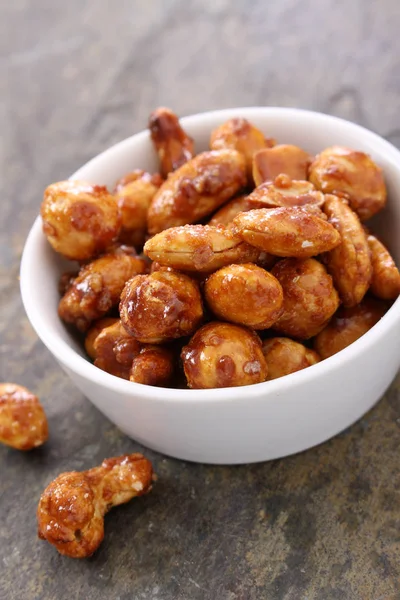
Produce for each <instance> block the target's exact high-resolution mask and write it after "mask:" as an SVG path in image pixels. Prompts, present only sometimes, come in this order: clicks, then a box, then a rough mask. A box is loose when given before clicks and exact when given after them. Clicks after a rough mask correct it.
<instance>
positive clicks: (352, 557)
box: [0, 0, 400, 600]
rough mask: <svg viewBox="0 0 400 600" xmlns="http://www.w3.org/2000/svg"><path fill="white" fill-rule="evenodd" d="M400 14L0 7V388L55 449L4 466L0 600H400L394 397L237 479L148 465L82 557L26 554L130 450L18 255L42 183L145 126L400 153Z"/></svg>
mask: <svg viewBox="0 0 400 600" xmlns="http://www.w3.org/2000/svg"><path fill="white" fill-rule="evenodd" d="M399 30H400V4H399V2H398V0H370V1H369V2H364V1H363V0H353V1H352V2H347V1H346V0H303V2H299V1H298V0H279V1H278V0H270V1H269V2H265V1H264V0H253V1H252V2H250V1H245V0H243V1H242V0H235V1H232V2H229V0H209V1H208V0H207V1H200V0H198V1H193V2H187V1H186V0H168V2H167V1H162V0H149V1H148V2H140V1H139V0H137V1H135V0H133V1H130V2H129V1H128V0H126V1H125V0H120V1H119V2H114V3H111V2H107V1H106V0H70V1H69V2H65V3H60V2H54V0H36V1H35V2H32V1H29V0H13V2H5V1H4V2H2V3H1V4H0V130H1V139H0V192H1V201H2V202H1V206H2V210H1V217H2V218H1V238H0V243H1V249H0V250H1V252H0V256H1V271H0V290H1V312H0V335H1V371H0V378H1V380H9V381H13V380H14V381H17V382H21V383H23V384H25V385H27V386H28V387H29V388H31V389H32V390H34V391H35V392H36V393H37V394H38V395H39V396H40V397H41V399H42V400H43V404H44V405H45V408H46V411H47V413H48V416H49V421H50V429H51V439H50V441H49V443H48V444H47V445H46V446H45V447H44V448H43V449H40V450H38V451H36V452H34V453H31V454H19V453H17V452H14V451H11V450H7V449H6V448H4V447H3V448H0V597H1V598H4V599H5V600H14V599H15V600H16V599H18V600H19V599H23V600H39V599H40V600H42V599H46V600H47V599H49V600H50V599H56V598H57V599H58V600H64V599H68V600H75V599H76V600H78V599H79V600H80V599H85V600H92V599H93V600H94V599H99V598H112V599H115V600H133V599H135V600H136V599H138V600H139V599H143V600H150V599H151V600H172V599H174V600H175V599H177V600H178V599H179V600H200V599H201V600H208V599H209V600H214V599H217V598H218V600H261V599H267V600H335V599H340V600H353V599H354V600H358V599H360V600H399V598H400V561H399V553H400V513H399V511H400V509H399V507H400V461H399V444H400V431H399V426H400V392H399V389H400V378H399V379H398V380H397V381H396V382H394V384H393V385H392V387H391V388H390V390H389V391H388V393H387V394H386V395H385V397H384V398H383V399H382V400H381V401H380V403H379V404H378V405H377V406H376V408H375V409H374V410H372V411H371V412H370V413H369V414H368V415H367V416H366V417H365V418H364V419H363V420H362V421H360V422H359V423H357V424H356V425H355V426H354V427H352V428H351V429H350V430H349V431H347V432H345V433H343V434H342V435H340V436H338V437H337V438H335V439H334V440H332V441H330V442H328V443H326V444H324V445H322V446H320V447H318V448H315V449H313V450H310V451H308V452H305V453H303V454H301V455H299V456H294V457H291V458H288V459H285V460H278V461H273V462H270V463H266V464H259V465H253V466H243V467H235V468H222V467H205V466H201V465H193V464H185V463H183V462H178V461H175V460H170V459H166V458H164V457H162V456H159V455H156V454H154V453H152V452H148V451H147V452H146V454H147V455H148V456H149V457H150V458H152V459H153V460H154V463H155V468H156V471H157V473H158V474H159V478H160V479H159V483H158V484H157V486H156V487H155V489H154V492H153V493H152V494H151V495H150V496H148V497H146V498H143V499H140V500H138V501H135V502H132V503H131V504H129V505H127V506H124V507H121V508H118V509H116V510H115V511H114V512H113V513H111V514H110V515H109V516H108V518H107V520H106V538H105V541H104V543H103V545H102V546H101V548H100V550H99V551H98V552H97V553H96V555H95V556H94V557H92V558H91V559H89V560H86V561H73V560H69V559H67V558H63V557H61V556H59V555H58V554H57V553H56V552H55V551H54V550H53V548H51V547H50V546H48V545H47V544H44V543H43V542H39V541H38V540H37V539H36V537H35V533H36V531H35V529H36V523H35V509H36V504H37V501H38V498H39V496H40V493H41V491H42V489H43V488H44V487H45V486H46V485H47V483H48V482H49V481H50V480H51V479H52V478H53V477H55V476H56V475H57V474H58V473H59V472H61V471H63V470H71V469H84V468H88V467H90V466H92V465H94V464H97V463H98V462H99V461H101V459H102V458H103V457H105V456H112V455H117V454H120V453H126V452H131V451H135V450H141V448H140V447H138V445H137V444H135V443H134V442H133V441H131V440H129V439H127V438H126V437H124V436H123V435H122V434H121V433H120V432H119V431H118V430H117V429H116V428H115V427H113V426H112V425H111V424H110V423H109V422H108V421H107V420H106V419H105V418H103V417H102V416H101V415H100V414H99V413H98V412H97V411H96V409H95V408H93V407H92V406H91V405H90V403H89V402H88V401H87V400H86V399H85V398H83V397H82V396H81V395H80V394H79V393H78V392H77V391H76V390H75V389H74V388H73V387H72V385H71V384H70V383H69V381H68V379H67V378H66V376H65V375H64V374H63V373H62V372H61V370H60V369H59V368H58V367H57V365H56V364H55V362H54V360H53V359H52V358H51V356H50V355H49V353H48V352H47V350H46V349H45V348H44V347H43V345H42V344H41V343H40V342H39V341H38V340H37V338H36V336H35V334H34V332H33V331H32V329H31V327H30V325H29V323H28V321H27V319H26V317H25V314H24V311H23V308H22V306H21V301H20V297H19V290H18V270H19V261H20V257H21V251H22V247H23V243H24V239H25V237H26V235H27V233H28V230H29V228H30V225H31V224H32V222H33V220H34V218H35V215H36V214H37V212H38V208H39V204H40V200H41V194H42V191H43V189H44V187H45V186H46V184H48V183H49V182H52V181H55V180H60V179H63V178H65V177H67V176H68V175H69V174H70V173H72V172H73V171H74V170H75V169H77V168H78V167H79V166H80V165H81V164H83V163H84V162H85V161H87V160H88V159H89V158H91V157H92V156H94V155H95V154H97V153H98V152H99V151H101V150H103V149H105V148H106V147H108V146H110V145H111V144H113V143H114V142H116V141H118V140H120V139H122V138H124V137H126V136H128V135H130V134H132V133H134V132H136V131H139V130H141V129H142V128H143V127H144V126H145V124H146V119H147V115H148V113H149V111H150V110H151V109H153V108H154V107H156V106H157V105H160V104H163V105H167V106H168V105H170V106H171V107H173V108H174V109H175V110H176V111H177V112H178V113H179V114H181V115H185V114H190V113H193V112H197V111H202V110H208V109H213V108H223V107H230V106H245V105H282V106H299V107H303V108H310V109H317V110H320V111H323V112H328V113H332V114H335V115H339V116H342V117H345V118H348V119H351V120H354V121H356V122H358V123H361V124H363V125H365V126H367V127H369V128H371V129H373V130H375V131H377V132H378V133H380V134H381V135H383V136H385V137H386V138H387V139H389V140H390V141H392V142H393V143H394V144H397V145H400V125H399V124H398V117H399V92H400V52H399Z"/></svg>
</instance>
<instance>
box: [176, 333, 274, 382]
mask: <svg viewBox="0 0 400 600" xmlns="http://www.w3.org/2000/svg"><path fill="white" fill-rule="evenodd" d="M181 358H182V362H183V368H184V371H185V375H186V379H187V382H188V386H189V387H190V388H194V389H196V388H197V389H201V388H221V387H234V386H242V385H252V384H254V383H261V382H263V381H265V380H266V378H267V372H268V370H267V364H266V362H265V358H264V355H263V352H262V347H261V341H260V338H259V337H258V336H257V335H256V334H255V333H254V332H253V331H251V330H250V329H247V328H245V327H241V326H239V325H232V324H231V323H219V322H213V323H208V324H207V325H204V326H203V327H201V328H200V329H199V330H198V331H197V332H196V333H195V334H194V336H193V337H192V339H191V340H190V342H189V344H188V345H187V346H185V347H184V348H183V350H182V354H181Z"/></svg>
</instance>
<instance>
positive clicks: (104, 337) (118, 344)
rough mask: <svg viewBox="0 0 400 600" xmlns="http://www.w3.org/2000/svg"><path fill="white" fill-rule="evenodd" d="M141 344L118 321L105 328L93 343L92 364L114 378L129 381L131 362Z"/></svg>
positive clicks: (139, 349)
mask: <svg viewBox="0 0 400 600" xmlns="http://www.w3.org/2000/svg"><path fill="white" fill-rule="evenodd" d="M141 349H142V344H141V343H140V342H138V341H137V340H136V339H135V338H134V337H132V336H131V335H130V334H129V333H128V332H127V331H126V330H125V329H124V327H123V326H122V323H121V321H120V320H119V319H117V320H116V322H115V323H112V324H110V325H109V326H108V327H105V328H104V329H103V330H102V331H101V332H100V333H99V334H98V336H97V337H96V339H95V340H94V343H93V351H94V364H95V366H96V367H98V368H99V369H101V370H102V371H106V372H107V373H110V374H111V375H115V377H121V378H122V379H129V374H130V370H131V367H132V361H133V359H134V358H135V356H137V355H138V354H139V352H140V351H141Z"/></svg>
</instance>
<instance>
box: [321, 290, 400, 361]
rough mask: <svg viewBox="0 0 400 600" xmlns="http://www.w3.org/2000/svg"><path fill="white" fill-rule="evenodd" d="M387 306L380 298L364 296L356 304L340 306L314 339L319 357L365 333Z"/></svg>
mask: <svg viewBox="0 0 400 600" xmlns="http://www.w3.org/2000/svg"><path fill="white" fill-rule="evenodd" d="M387 308H388V307H387V306H386V304H385V303H384V302H381V301H380V300H375V299H374V298H369V297H366V298H364V300H363V301H362V302H361V303H360V304H358V305H357V306H352V307H350V308H349V307H345V306H341V307H340V308H339V310H338V311H337V313H336V314H335V315H334V316H333V318H332V319H331V320H330V321H329V323H328V325H327V326H326V327H325V329H323V330H322V331H321V332H320V333H319V334H318V335H317V336H316V338H315V340H314V348H315V350H316V351H317V352H318V354H319V355H320V356H321V358H323V359H324V358H328V357H329V356H332V355H333V354H336V353H337V352H340V350H343V349H344V348H346V347H347V346H350V344H352V343H353V342H355V341H356V340H358V338H360V337H361V336H362V335H364V333H367V331H369V329H371V327H373V326H374V325H375V324H376V323H377V322H378V321H379V319H381V318H382V317H383V315H384V314H385V312H386V310H387Z"/></svg>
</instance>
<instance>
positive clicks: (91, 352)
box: [85, 317, 119, 360]
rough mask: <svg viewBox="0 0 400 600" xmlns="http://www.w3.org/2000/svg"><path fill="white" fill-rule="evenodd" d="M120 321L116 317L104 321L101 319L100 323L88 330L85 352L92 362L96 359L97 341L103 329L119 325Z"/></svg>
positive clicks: (97, 322) (95, 323)
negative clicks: (95, 344)
mask: <svg viewBox="0 0 400 600" xmlns="http://www.w3.org/2000/svg"><path fill="white" fill-rule="evenodd" d="M118 321H119V319H116V318H114V317H105V318H104V319H99V320H98V321H95V322H94V323H93V325H92V326H91V328H90V329H89V330H88V332H87V334H86V337H85V350H86V354H87V355H88V356H89V357H90V358H91V359H92V360H94V359H95V358H96V351H95V349H94V342H95V339H96V338H97V336H98V335H99V334H100V333H101V332H102V331H103V329H105V328H106V327H109V326H110V325H114V324H115V323H118Z"/></svg>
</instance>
